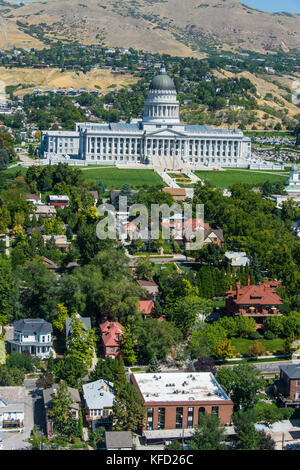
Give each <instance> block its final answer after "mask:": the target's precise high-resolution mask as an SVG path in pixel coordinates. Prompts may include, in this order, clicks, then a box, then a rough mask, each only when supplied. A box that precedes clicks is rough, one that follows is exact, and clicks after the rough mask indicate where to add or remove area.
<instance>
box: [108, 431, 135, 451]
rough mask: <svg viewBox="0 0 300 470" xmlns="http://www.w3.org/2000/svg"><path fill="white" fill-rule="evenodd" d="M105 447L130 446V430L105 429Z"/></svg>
mask: <svg viewBox="0 0 300 470" xmlns="http://www.w3.org/2000/svg"><path fill="white" fill-rule="evenodd" d="M105 443H106V448H107V449H110V448H114V449H115V448H118V449H119V448H121V447H125V448H128V447H129V448H130V449H131V447H132V433H131V431H105Z"/></svg>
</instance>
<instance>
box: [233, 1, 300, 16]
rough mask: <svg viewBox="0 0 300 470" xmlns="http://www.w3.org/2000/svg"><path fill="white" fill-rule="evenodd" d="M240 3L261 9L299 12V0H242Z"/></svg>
mask: <svg viewBox="0 0 300 470" xmlns="http://www.w3.org/2000/svg"><path fill="white" fill-rule="evenodd" d="M242 3H245V5H249V7H254V8H257V9H258V10H263V11H271V12H276V11H287V12H290V13H299V14H300V0H242Z"/></svg>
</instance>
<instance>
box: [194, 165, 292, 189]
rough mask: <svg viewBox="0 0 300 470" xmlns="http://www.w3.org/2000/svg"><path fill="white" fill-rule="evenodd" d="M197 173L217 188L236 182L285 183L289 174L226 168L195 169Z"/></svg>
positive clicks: (227, 186)
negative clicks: (214, 169) (219, 169)
mask: <svg viewBox="0 0 300 470" xmlns="http://www.w3.org/2000/svg"><path fill="white" fill-rule="evenodd" d="M195 174H196V175H197V176H198V177H199V178H201V179H203V180H208V181H210V182H211V183H212V184H213V185H214V186H216V187H217V188H230V186H232V185H233V184H235V183H246V184H260V183H264V182H265V181H268V180H269V181H270V182H271V183H277V182H283V183H285V181H286V179H287V176H281V175H277V174H272V173H270V174H267V173H262V172H257V173H256V172H255V171H250V170H248V171H247V170H233V169H230V170H225V171H213V170H212V171H206V170H204V171H200V170H199V171H195Z"/></svg>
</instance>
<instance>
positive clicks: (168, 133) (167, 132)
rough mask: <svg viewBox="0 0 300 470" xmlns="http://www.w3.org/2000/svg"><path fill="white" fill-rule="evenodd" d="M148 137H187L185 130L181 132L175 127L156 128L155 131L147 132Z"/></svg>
mask: <svg viewBox="0 0 300 470" xmlns="http://www.w3.org/2000/svg"><path fill="white" fill-rule="evenodd" d="M146 136H147V137H152V136H155V137H169V138H172V137H186V134H185V132H180V131H177V130H175V129H167V128H161V129H155V131H152V132H151V131H150V132H146Z"/></svg>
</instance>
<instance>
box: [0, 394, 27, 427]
mask: <svg viewBox="0 0 300 470" xmlns="http://www.w3.org/2000/svg"><path fill="white" fill-rule="evenodd" d="M25 396H26V393H25V387H0V429H8V428H19V429H20V428H23V427H24V397H25Z"/></svg>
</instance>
